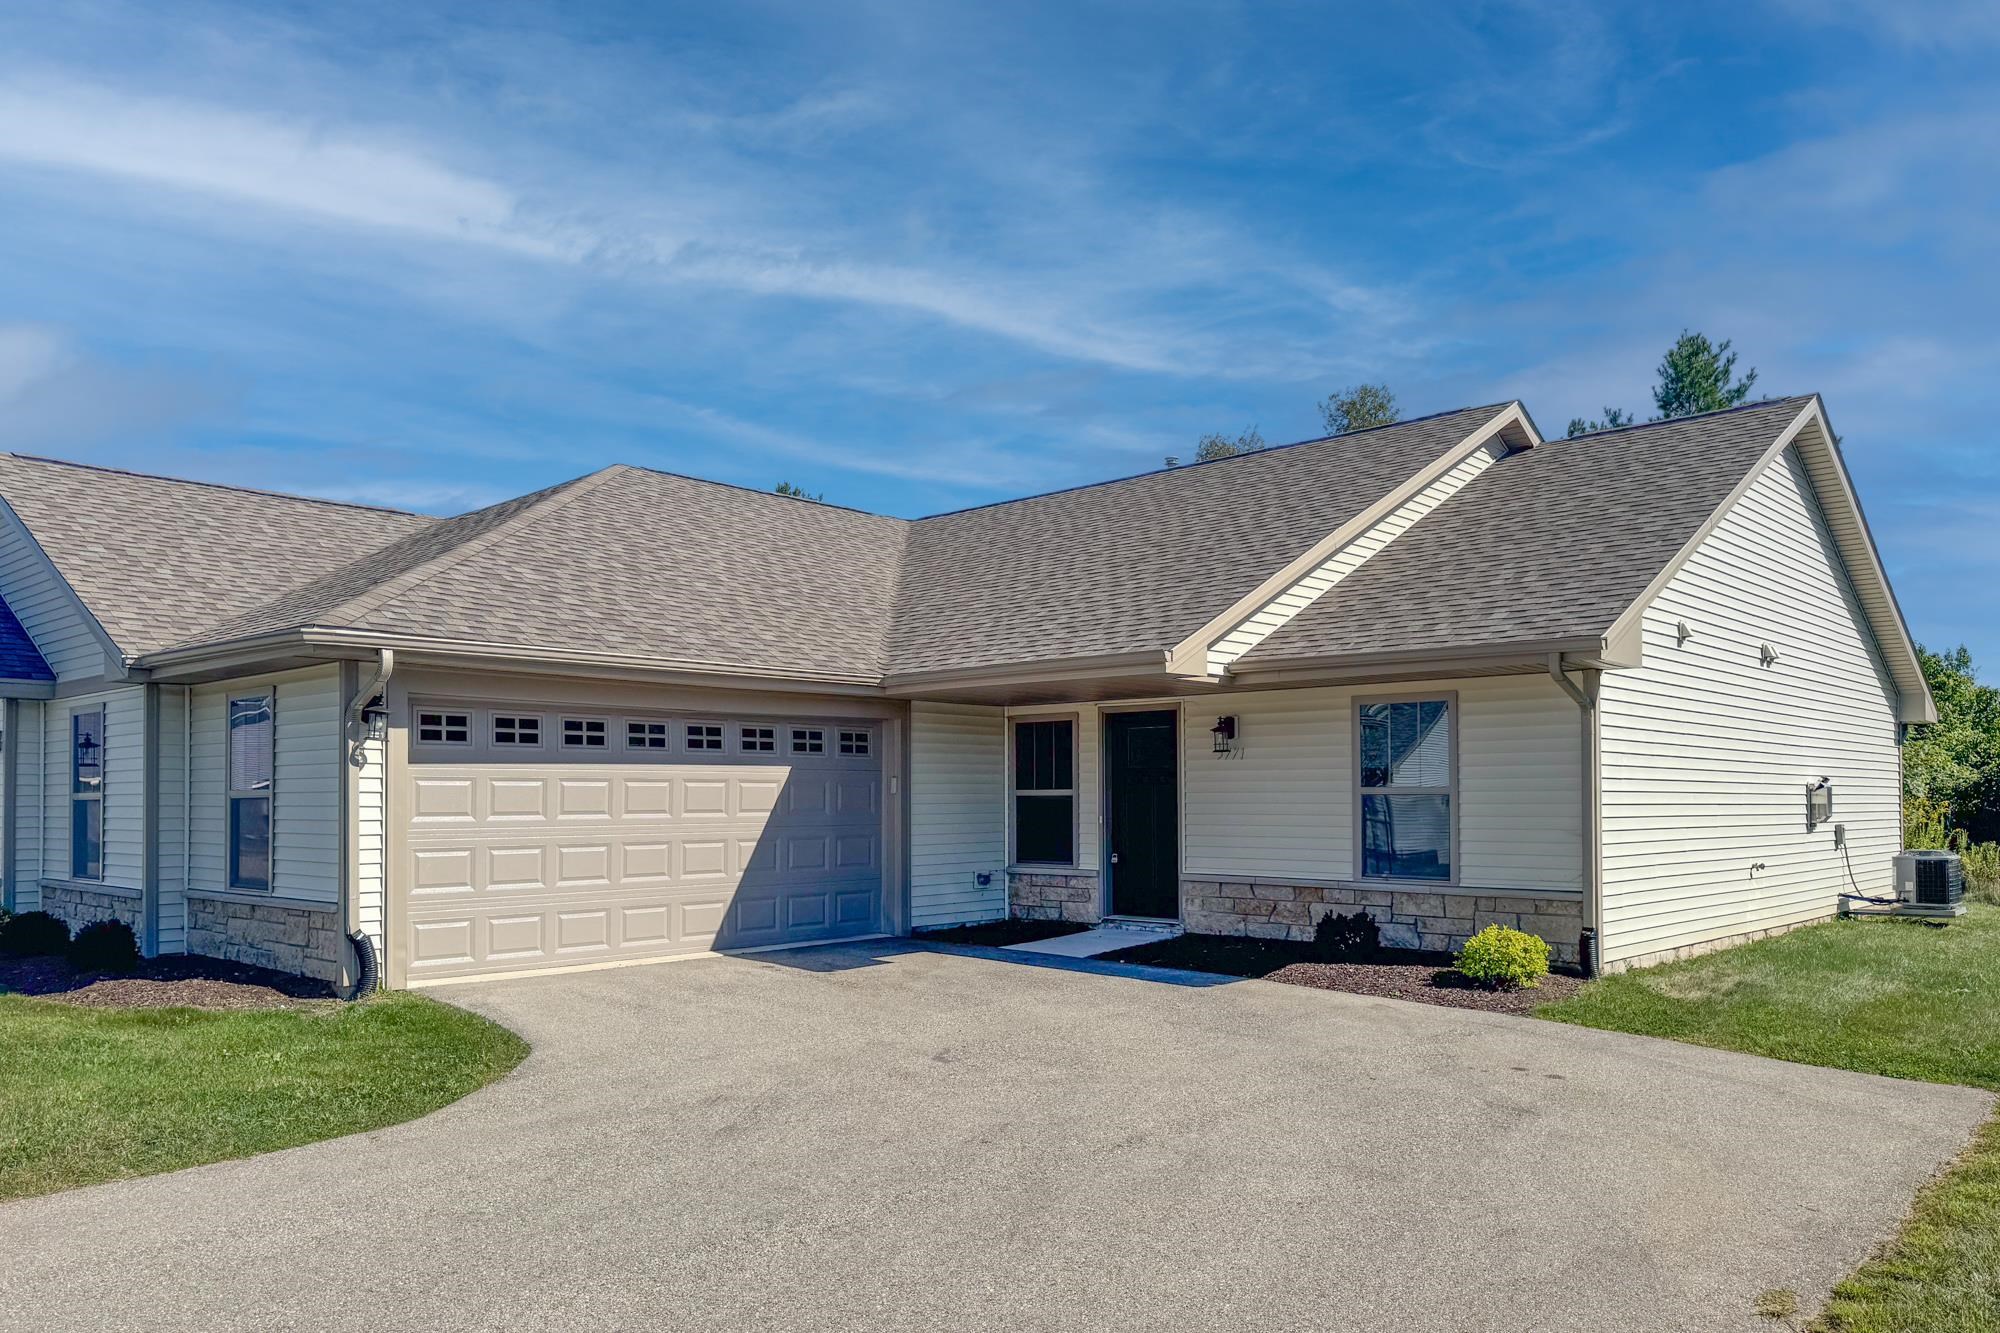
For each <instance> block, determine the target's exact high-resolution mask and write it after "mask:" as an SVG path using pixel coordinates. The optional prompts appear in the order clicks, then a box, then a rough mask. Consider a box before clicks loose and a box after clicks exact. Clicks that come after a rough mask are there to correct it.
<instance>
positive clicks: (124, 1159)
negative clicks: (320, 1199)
mask: <svg viewBox="0 0 2000 1333" xmlns="http://www.w3.org/2000/svg"><path fill="white" fill-rule="evenodd" d="M527 1049H528V1048H527V1045H526V1043H524V1042H522V1041H521V1039H520V1038H519V1037H516V1036H515V1035H514V1034H513V1033H511V1032H509V1031H507V1030H506V1029H505V1028H502V1027H499V1026H498V1025H496V1024H493V1023H489V1022H487V1021H486V1020H485V1019H483V1018H478V1017H475V1016H474V1015H472V1014H469V1013H466V1012H465V1011H464V1010H461V1009H454V1008H452V1007H451V1006H449V1005H444V1004H439V1003H438V1002H436V1001H435V1000H427V999H425V998H423V997H422V996H418V995H412V994H408V993H400V994H392V995H384V996H380V997H377V998H375V999H372V1000H369V1001H367V1002H366V1003H363V1004H356V1005H345V1006H340V1007H337V1008H329V1009H320V1010H310V1011H301V1010H264V1011H256V1012H235V1013H216V1012H206V1011H202V1010H197V1009H92V1008H83V1007H80V1006H76V1005H69V1004H60V1003H56V1002H52V1001H48V1000H34V999H27V998H24V997H21V996H16V995H0V1200H4V1199H14V1198H20V1197H22V1196H24V1195H29V1194H45V1193H48V1192H50V1191H52V1190H62V1189H70V1188H73V1187H75V1186H78V1185H91V1184H96V1183H98V1182H100V1181H106V1180H118V1179H121V1178H124V1177H127V1176H142V1175H149V1174H151V1173H153V1172H156V1171H172V1170H175V1169H177V1168H179V1167H184V1166H197V1165H199V1164H201V1163H203V1162H218V1161H222V1160H224V1159H226V1158H231V1157H245V1156H248V1155H249V1154H251V1153H260V1152H269V1151H271V1150H272V1149H274V1148H290V1147H295V1146H297V1145H298V1144H301V1143H311V1142H313V1141H314V1140H316V1139H325V1138H332V1137H334V1136H336V1135H340V1134H354V1133H358V1132H359V1131H362V1130H367V1129H378V1128H380V1127H382V1126H383V1125H392V1124H395V1123H396V1122H397V1121H400V1120H408V1119H411V1118H412V1117H414V1116H420V1115H423V1114H424V1113H425V1112H427V1111H434V1110H436V1109H437V1108H438V1107H440V1106H443V1105H445V1104H446V1103H448V1102H453V1101H456V1100H458V1099H459V1098H460V1097H463V1096H465V1095H466V1094H467V1093H469V1092H471V1091H472V1090H473V1089H475V1088H478V1087H481V1086H482V1085H484V1084H486V1083H490V1082H491V1081H492V1080H494V1079H496V1078H498V1077H500V1075H502V1074H504V1073H506V1072H507V1071H508V1070H510V1069H512V1068H513V1067H514V1066H515V1065H517V1064H519V1063H520V1062H521V1058H522V1057H523V1056H524V1055H526V1054H527Z"/></svg>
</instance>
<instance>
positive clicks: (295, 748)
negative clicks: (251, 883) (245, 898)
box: [190, 666, 343, 907]
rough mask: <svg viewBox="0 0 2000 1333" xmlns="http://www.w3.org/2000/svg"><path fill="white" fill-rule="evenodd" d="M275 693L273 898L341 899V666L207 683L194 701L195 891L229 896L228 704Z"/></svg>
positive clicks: (328, 901)
mask: <svg viewBox="0 0 2000 1333" xmlns="http://www.w3.org/2000/svg"><path fill="white" fill-rule="evenodd" d="M271 687H275V689H276V699H275V701H274V708H273V723H274V733H275V756H274V757H275V765H274V768H273V775H274V776H273V780H274V783H275V786H276V790H275V791H274V792H273V793H272V801H271V889H270V892H271V895H272V896H273V897H278V898H290V899H297V900H301V901H306V902H313V903H324V904H326V905H327V906H329V907H330V906H334V905H336V904H337V903H338V902H339V901H340V845H341V840H342V837H343V833H342V830H341V827H340V781H341V775H340V767H339V766H340V763H341V755H340V668H339V667H337V666H324V667H313V668H310V669H308V670H305V671H299V672H292V673H289V674H286V675H280V676H256V677H245V678H241V679H236V680H227V681H219V682H217V683H215V684H213V685H202V686H198V687H196V689H195V696H194V713H195V719H194V781H193V791H192V802H191V805H192V809H191V812H190V815H191V819H192V821H193V828H194V851H193V856H192V857H191V861H192V868H191V875H192V879H191V885H190V887H191V888H192V889H194V890H195V891H197V892H199V891H202V890H209V891H219V892H226V891H229V791H228V787H227V783H228V780H229V777H228V746H229V714H228V701H229V697H230V696H231V695H233V694H234V695H240V694H244V693H248V692H250V691H254V690H259V689H265V688H271Z"/></svg>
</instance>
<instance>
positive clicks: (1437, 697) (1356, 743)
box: [1347, 690, 1465, 893]
mask: <svg viewBox="0 0 2000 1333" xmlns="http://www.w3.org/2000/svg"><path fill="white" fill-rule="evenodd" d="M1434 703H1442V704H1444V705H1445V717H1446V719H1447V720H1448V722H1449V723H1450V729H1449V730H1448V731H1447V733H1446V744H1448V745H1449V746H1450V747H1451V781H1450V783H1449V785H1447V786H1444V787H1364V786H1362V785H1361V709H1362V708H1363V706H1365V705H1367V704H1434ZM1347 711H1348V726H1349V732H1348V746H1349V751H1348V766H1347V782H1348V786H1349V787H1350V788H1351V789H1352V790H1351V797H1350V800H1349V805H1350V806H1351V807H1352V808H1351V811H1350V813H1351V814H1352V816H1353V820H1354V823H1353V836H1354V878H1355V880H1356V882H1358V883H1365V884H1379V885H1383V886H1385V887H1394V888H1397V889H1399V890H1401V891H1403V892H1405V893H1422V892H1424V886H1425V885H1431V886H1434V887H1436V888H1457V887H1458V886H1459V884H1460V882H1461V877H1462V876H1463V874H1464V869H1465V867H1464V865H1463V864H1462V863H1461V860H1460V857H1459V837H1458V825H1459V819H1460V815H1461V812H1460V809H1459V807H1460V804H1461V802H1460V800H1459V754H1458V730H1459V702H1458V691H1457V690H1405V691H1402V692H1399V693H1396V694H1357V695H1354V696H1353V697H1352V698H1350V699H1349V700H1348V701H1347ZM1382 794H1388V795H1399V796H1443V797H1445V798H1446V800H1447V801H1448V802H1449V803H1450V806H1451V873H1450V874H1449V875H1448V876H1446V877H1445V878H1443V879H1413V878H1410V877H1408V876H1403V875H1369V874H1364V873H1363V868H1364V867H1365V866H1366V864H1367V859H1366V848H1365V847H1364V846H1363V842H1362V838H1363V832H1362V831H1363V820H1362V814H1361V812H1362V801H1363V798H1365V797H1367V796H1370V795H1382Z"/></svg>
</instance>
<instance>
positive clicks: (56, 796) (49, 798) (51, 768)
mask: <svg viewBox="0 0 2000 1333" xmlns="http://www.w3.org/2000/svg"><path fill="white" fill-rule="evenodd" d="M100 703H101V704H103V705H104V877H103V879H101V880H94V881H88V882H89V883H101V884H105V885H108V886H109V887H111V888H115V889H131V890H134V891H135V892H136V891H140V890H143V889H144V888H145V885H146V847H145V842H146V690H145V687H144V686H142V685H133V686H127V687H126V688H124V689H118V690H108V691H105V692H103V693H99V694H87V695H79V696H78V697H76V698H74V699H63V700H60V701H57V702H53V703H50V704H47V705H45V706H44V708H43V719H44V726H43V728H42V736H43V742H42V743H43V746H44V749H43V752H42V798H43V799H42V812H43V814H42V878H43V879H50V880H58V879H61V880H66V879H68V878H69V877H70V874H69V872H70V845H69V806H70V795H71V793H70V771H69V760H70V715H71V714H72V713H75V712H76V711H78V710H79V709H87V708H94V707H96V706H97V705H98V704H100Z"/></svg>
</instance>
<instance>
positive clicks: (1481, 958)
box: [1458, 925, 1549, 990]
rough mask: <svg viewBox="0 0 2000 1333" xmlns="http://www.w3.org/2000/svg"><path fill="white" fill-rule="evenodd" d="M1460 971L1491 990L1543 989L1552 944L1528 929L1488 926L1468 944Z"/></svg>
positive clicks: (1462, 956)
mask: <svg viewBox="0 0 2000 1333" xmlns="http://www.w3.org/2000/svg"><path fill="white" fill-rule="evenodd" d="M1458 970H1459V971H1460V972H1462V973H1464V974H1465V976H1466V977H1467V978H1469V979H1470V980H1472V981H1473V982H1474V983H1476V984H1477V985H1481V986H1485V987H1486V988H1487V989H1489V990H1513V989H1514V988H1516V987H1517V986H1539V985H1540V984H1541V981H1542V978H1543V977H1545V976H1547V975H1548V974H1549V943H1548V941H1547V940H1545V939H1543V938H1541V937H1540V936H1539V935H1530V934H1529V933H1528V932H1527V931H1525V930H1510V929H1509V928H1507V927H1506V926H1500V925H1493V926H1488V927H1487V928H1486V929H1484V930H1482V931H1480V932H1479V933H1478V934H1477V935H1474V936H1473V937H1472V938H1471V939H1469V940H1467V941H1466V942H1465V948H1464V949H1462V950H1461V951H1460V952H1459V955H1458Z"/></svg>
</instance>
